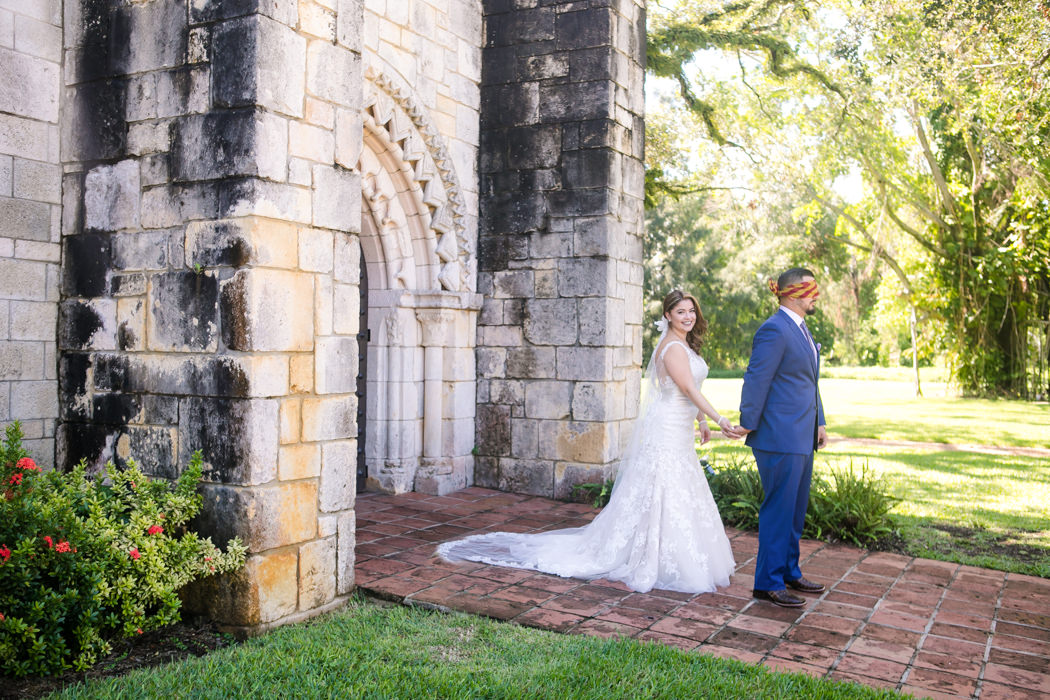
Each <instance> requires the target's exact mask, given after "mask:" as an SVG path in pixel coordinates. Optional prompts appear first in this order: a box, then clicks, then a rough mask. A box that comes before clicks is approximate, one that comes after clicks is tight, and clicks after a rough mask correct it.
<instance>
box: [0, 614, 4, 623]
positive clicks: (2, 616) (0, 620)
mask: <svg viewBox="0 0 1050 700" xmlns="http://www.w3.org/2000/svg"><path fill="white" fill-rule="evenodd" d="M3 621H4V614H3V613H0V622H3Z"/></svg>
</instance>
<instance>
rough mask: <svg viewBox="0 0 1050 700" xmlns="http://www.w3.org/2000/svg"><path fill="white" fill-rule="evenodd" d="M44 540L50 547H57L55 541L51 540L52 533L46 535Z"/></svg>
mask: <svg viewBox="0 0 1050 700" xmlns="http://www.w3.org/2000/svg"><path fill="white" fill-rule="evenodd" d="M44 542H47V548H48V549H54V548H55V543H54V542H52V541H51V535H44Z"/></svg>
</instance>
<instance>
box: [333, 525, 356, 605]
mask: <svg viewBox="0 0 1050 700" xmlns="http://www.w3.org/2000/svg"><path fill="white" fill-rule="evenodd" d="M338 532H339V534H338V539H337V545H336V546H337V550H338V551H337V553H336V593H337V594H338V595H344V594H346V593H349V592H350V591H351V590H352V589H353V587H354V561H355V558H354V548H355V547H356V546H357V515H356V513H354V511H352V510H349V511H344V512H343V513H340V514H339V525H338Z"/></svg>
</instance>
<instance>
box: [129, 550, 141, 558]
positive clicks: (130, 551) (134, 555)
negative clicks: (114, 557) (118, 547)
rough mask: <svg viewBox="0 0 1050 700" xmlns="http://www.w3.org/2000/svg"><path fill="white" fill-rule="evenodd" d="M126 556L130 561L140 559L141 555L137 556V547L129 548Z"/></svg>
mask: <svg viewBox="0 0 1050 700" xmlns="http://www.w3.org/2000/svg"><path fill="white" fill-rule="evenodd" d="M128 556H129V557H131V558H132V559H138V558H139V557H141V556H142V555H141V554H139V548H138V547H132V548H131V549H130V550H129V551H128Z"/></svg>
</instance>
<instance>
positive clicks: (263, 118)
mask: <svg viewBox="0 0 1050 700" xmlns="http://www.w3.org/2000/svg"><path fill="white" fill-rule="evenodd" d="M172 134H173V136H172V160H171V168H172V176H173V179H174V180H175V181H176V182H180V181H182V182H185V181H191V180H212V179H215V178H222V177H231V176H237V175H259V176H260V177H266V178H270V179H273V180H283V179H284V178H285V175H286V173H287V165H286V163H287V158H288V135H287V134H288V130H287V125H286V124H285V122H284V120H283V119H281V118H280V117H277V116H274V115H271V114H267V113H265V112H261V111H257V110H254V109H240V110H231V111H224V112H208V113H206V114H195V115H190V116H188V117H185V118H183V119H180V120H178V121H177V122H176V124H175V127H174V129H173V131H172Z"/></svg>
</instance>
